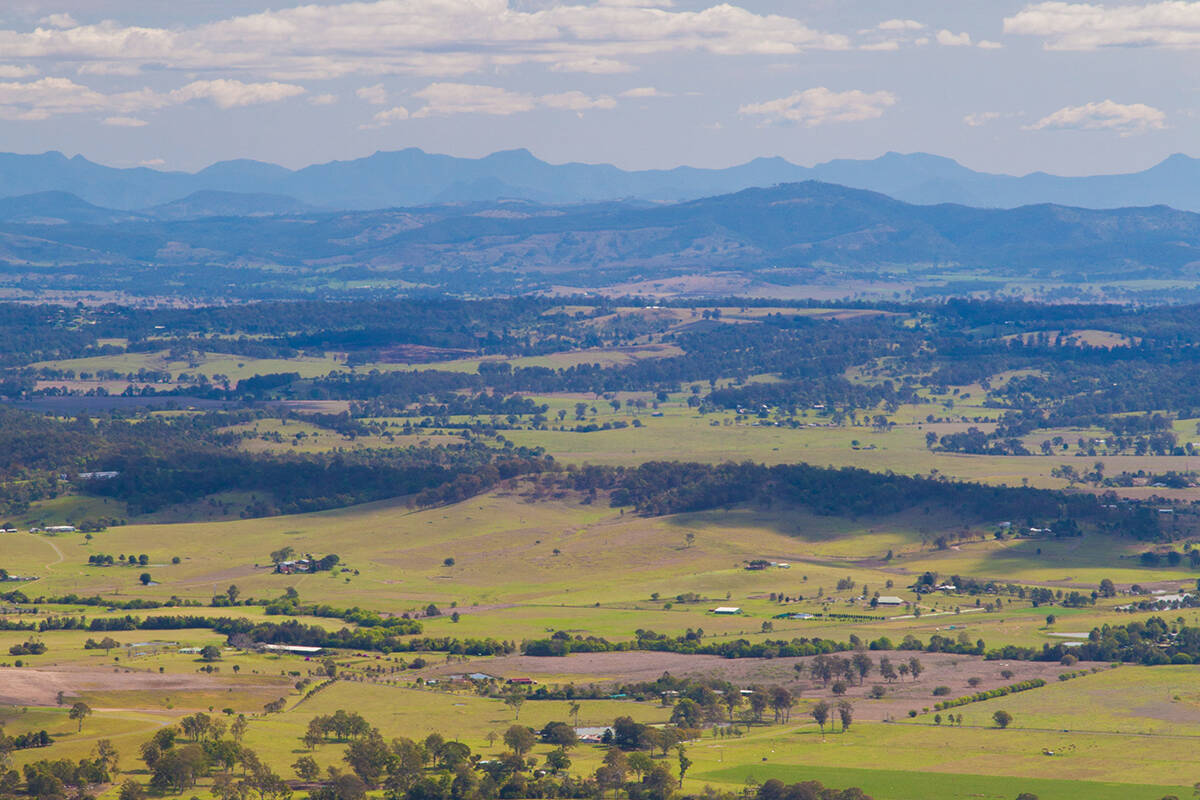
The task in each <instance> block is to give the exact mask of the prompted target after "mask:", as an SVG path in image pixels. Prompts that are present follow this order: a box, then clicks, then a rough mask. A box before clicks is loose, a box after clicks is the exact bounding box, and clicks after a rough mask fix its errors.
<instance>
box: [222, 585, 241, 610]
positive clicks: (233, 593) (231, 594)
mask: <svg viewBox="0 0 1200 800" xmlns="http://www.w3.org/2000/svg"><path fill="white" fill-rule="evenodd" d="M241 593H242V590H241V589H239V588H238V587H237V585H236V584H232V583H231V584H230V585H229V588H228V589H226V590H225V596H226V597H228V598H229V603H230V605H235V604H236V603H237V599H238V597H239V596H240V595H241Z"/></svg>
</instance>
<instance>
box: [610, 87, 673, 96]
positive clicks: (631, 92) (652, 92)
mask: <svg viewBox="0 0 1200 800" xmlns="http://www.w3.org/2000/svg"><path fill="white" fill-rule="evenodd" d="M670 96H671V94H670V92H663V91H659V90H658V89H656V88H654V87H653V86H637V87H635V88H633V89H626V90H625V91H623V92H621V97H670Z"/></svg>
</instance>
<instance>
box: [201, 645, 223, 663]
mask: <svg viewBox="0 0 1200 800" xmlns="http://www.w3.org/2000/svg"><path fill="white" fill-rule="evenodd" d="M200 660H201V661H220V660H221V648H219V647H217V646H216V645H215V644H206V645H204V647H201V648H200Z"/></svg>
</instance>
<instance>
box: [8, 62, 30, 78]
mask: <svg viewBox="0 0 1200 800" xmlns="http://www.w3.org/2000/svg"><path fill="white" fill-rule="evenodd" d="M37 74H38V70H37V68H35V67H30V66H23V67H22V66H17V65H16V64H0V78H3V79H12V78H32V77H33V76H34V75H37Z"/></svg>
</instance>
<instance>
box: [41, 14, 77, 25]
mask: <svg viewBox="0 0 1200 800" xmlns="http://www.w3.org/2000/svg"><path fill="white" fill-rule="evenodd" d="M38 23H39V24H41V25H49V26H50V27H51V28H75V27H77V26H78V25H79V23H78V22H76V21H75V18H74V17H72V16H71V15H70V14H51V15H49V16H46V17H42V18H41V19H39V20H38Z"/></svg>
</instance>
